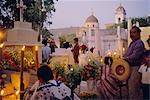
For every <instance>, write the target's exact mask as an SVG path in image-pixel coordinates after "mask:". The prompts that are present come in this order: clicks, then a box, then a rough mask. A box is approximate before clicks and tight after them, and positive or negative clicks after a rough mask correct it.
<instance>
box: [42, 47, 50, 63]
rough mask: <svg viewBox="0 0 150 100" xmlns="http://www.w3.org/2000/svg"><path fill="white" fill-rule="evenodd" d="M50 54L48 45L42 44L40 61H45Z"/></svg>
mask: <svg viewBox="0 0 150 100" xmlns="http://www.w3.org/2000/svg"><path fill="white" fill-rule="evenodd" d="M50 54H51V49H50V47H49V46H47V44H45V45H44V47H43V48H42V61H43V62H46V61H47V59H48V58H49V57H50Z"/></svg>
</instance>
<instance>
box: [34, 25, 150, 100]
mask: <svg viewBox="0 0 150 100" xmlns="http://www.w3.org/2000/svg"><path fill="white" fill-rule="evenodd" d="M140 34H141V30H140V29H139V28H138V27H136V26H133V27H132V28H131V30H130V38H131V39H132V41H131V43H130V45H129V47H128V48H127V51H126V53H125V55H124V57H123V59H124V60H125V61H126V62H128V64H129V66H130V75H129V78H128V79H127V83H128V89H129V98H128V99H129V100H134V99H136V100H138V99H139V100H142V99H144V100H148V99H150V97H149V94H150V93H149V92H150V78H149V77H150V50H146V49H145V47H144V43H143V41H142V40H141V35H140ZM148 42H149V41H148ZM43 44H44V47H43V51H42V54H43V55H42V56H43V59H42V61H43V62H45V61H46V60H47V59H48V58H49V55H50V54H51V51H52V49H51V48H50V47H48V46H47V42H43ZM80 49H81V54H80V52H79V51H80ZM87 50H88V48H87V47H86V45H82V46H79V43H78V38H74V46H73V48H72V50H71V51H72V54H73V59H74V63H75V64H80V65H83V66H84V65H87V64H88V60H89V59H88V58H90V59H94V56H95V55H94V53H93V50H94V48H91V49H90V53H91V54H90V53H89V54H88V55H87V53H86V51H87ZM53 51H55V50H53ZM104 63H105V66H104V67H103V70H102V72H103V73H102V74H101V76H100V77H101V78H100V83H98V84H97V89H98V91H99V93H100V94H101V97H100V98H101V99H104V100H108V99H112V98H115V96H116V94H118V91H119V86H118V83H117V81H118V80H117V78H116V77H115V76H114V75H113V74H112V72H111V66H112V63H113V59H112V58H111V57H105V59H104ZM46 73H47V74H46ZM37 76H38V79H39V80H38V81H37V83H36V85H35V87H36V89H35V88H34V89H33V90H35V91H36V92H34V93H33V94H34V98H35V99H40V100H43V99H44V98H47V99H50V100H55V97H57V98H58V99H64V98H66V99H67V100H72V99H73V98H72V96H71V90H70V89H69V88H68V87H67V86H65V84H63V83H62V82H60V81H56V80H53V74H52V71H51V69H50V68H49V67H48V66H46V65H45V66H41V67H40V68H39V69H38V71H37ZM141 83H142V84H141ZM37 84H38V85H37ZM59 86H62V88H56V87H59ZM33 87H34V86H33ZM141 87H142V91H143V92H141ZM31 90H32V89H31ZM55 95H57V96H55ZM142 95H143V98H142ZM75 97H77V96H75ZM42 98H43V99H42ZM77 98H78V97H77ZM78 99H79V98H78ZM33 100H34V99H33ZM75 100H76V99H75Z"/></svg>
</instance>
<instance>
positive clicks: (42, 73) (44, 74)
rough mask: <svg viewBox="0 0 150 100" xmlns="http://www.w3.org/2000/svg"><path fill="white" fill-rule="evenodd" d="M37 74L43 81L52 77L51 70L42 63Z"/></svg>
mask: <svg viewBox="0 0 150 100" xmlns="http://www.w3.org/2000/svg"><path fill="white" fill-rule="evenodd" d="M37 76H38V78H41V79H43V81H45V82H47V81H49V80H52V79H53V78H54V76H53V72H52V70H51V69H50V67H49V66H48V65H42V66H41V67H40V68H38V71H37Z"/></svg>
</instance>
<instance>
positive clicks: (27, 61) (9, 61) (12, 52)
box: [0, 47, 35, 71]
mask: <svg viewBox="0 0 150 100" xmlns="http://www.w3.org/2000/svg"><path fill="white" fill-rule="evenodd" d="M18 51H21V48H20V47H7V48H5V49H4V52H3V60H2V61H0V68H6V69H9V70H14V71H20V64H21V52H18ZM28 69H35V60H34V58H33V52H31V50H30V49H28V50H26V52H25V58H24V70H28Z"/></svg>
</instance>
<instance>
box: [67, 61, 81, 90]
mask: <svg viewBox="0 0 150 100" xmlns="http://www.w3.org/2000/svg"><path fill="white" fill-rule="evenodd" d="M81 74H82V66H79V65H76V64H74V65H68V67H67V69H66V70H65V79H66V82H67V83H68V86H69V87H70V88H71V89H72V90H74V89H75V88H76V87H77V85H79V84H80V82H81V79H82V78H81Z"/></svg>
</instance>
